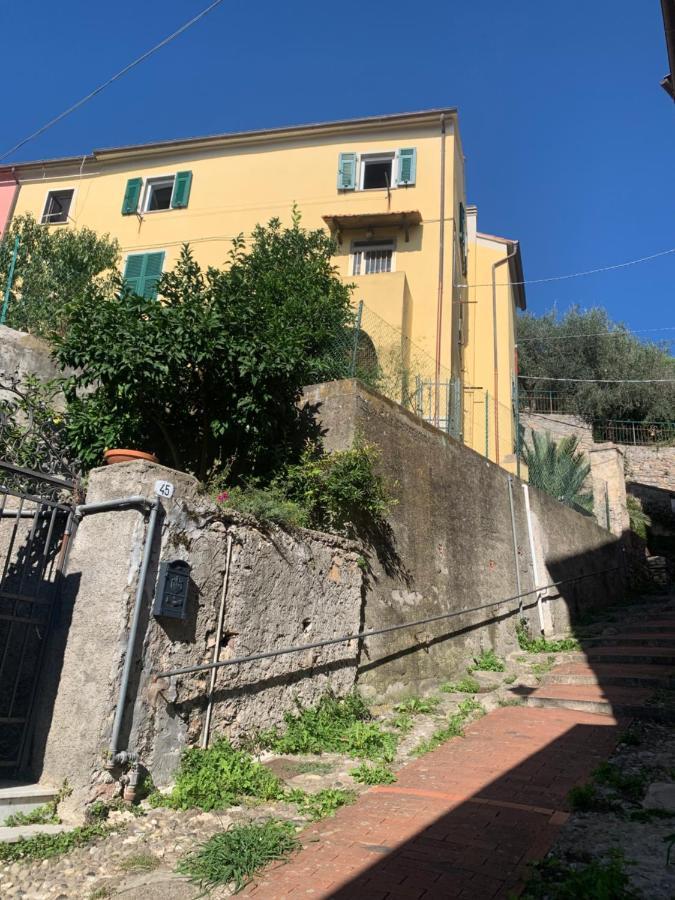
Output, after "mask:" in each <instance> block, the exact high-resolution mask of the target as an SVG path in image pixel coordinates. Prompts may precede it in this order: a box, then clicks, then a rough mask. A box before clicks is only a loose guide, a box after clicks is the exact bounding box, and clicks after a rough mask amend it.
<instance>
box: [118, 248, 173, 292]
mask: <svg viewBox="0 0 675 900" xmlns="http://www.w3.org/2000/svg"><path fill="white" fill-rule="evenodd" d="M163 268H164V251H163V250H162V251H161V252H160V253H133V254H131V255H130V256H127V262H126V265H125V267H124V283H125V284H126V286H127V287H128V288H129V290H131V291H133V292H134V294H138V296H139V297H145V298H146V299H147V300H154V299H155V297H156V296H157V282H158V281H159V276H160V275H161V274H162V269H163Z"/></svg>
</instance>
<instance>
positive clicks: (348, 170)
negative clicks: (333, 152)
mask: <svg viewBox="0 0 675 900" xmlns="http://www.w3.org/2000/svg"><path fill="white" fill-rule="evenodd" d="M337 186H338V190H339V191H353V190H354V188H355V187H356V153H341V154H340V159H339V160H338V176H337Z"/></svg>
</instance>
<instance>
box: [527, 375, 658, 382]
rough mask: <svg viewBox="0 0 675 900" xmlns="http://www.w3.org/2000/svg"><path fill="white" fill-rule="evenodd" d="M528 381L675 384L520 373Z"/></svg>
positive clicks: (656, 380)
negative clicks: (553, 376) (552, 376)
mask: <svg viewBox="0 0 675 900" xmlns="http://www.w3.org/2000/svg"><path fill="white" fill-rule="evenodd" d="M518 378H521V379H525V380H526V381H571V382H584V383H585V384H675V378H551V376H550V375H519V376H518Z"/></svg>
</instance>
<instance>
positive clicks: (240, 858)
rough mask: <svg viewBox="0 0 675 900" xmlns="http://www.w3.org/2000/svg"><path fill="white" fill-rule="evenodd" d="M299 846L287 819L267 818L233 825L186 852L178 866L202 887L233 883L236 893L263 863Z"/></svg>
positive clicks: (285, 855)
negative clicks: (253, 822) (257, 822)
mask: <svg viewBox="0 0 675 900" xmlns="http://www.w3.org/2000/svg"><path fill="white" fill-rule="evenodd" d="M299 848H300V841H299V840H298V839H297V837H296V835H295V829H294V827H293V825H291V824H290V823H289V822H279V821H277V820H275V819H270V820H269V821H267V822H264V823H263V824H250V825H234V826H233V827H232V828H230V829H229V830H228V831H224V832H221V833H220V834H215V835H214V836H213V837H212V838H210V839H209V840H208V841H206V843H205V844H202V846H201V847H199V848H198V849H197V850H195V851H193V852H192V853H190V854H188V855H187V856H185V857H184V858H183V859H182V860H181V861H180V862H179V863H178V869H177V870H178V872H179V873H180V874H182V875H188V876H189V877H190V878H191V879H192V880H193V881H195V882H197V883H198V884H199V885H200V886H201V887H202V888H205V889H209V888H212V887H215V886H216V885H219V884H223V885H225V884H232V885H234V889H235V893H238V892H239V891H240V890H241V889H242V888H243V887H244V886H245V885H246V884H248V882H249V881H250V880H251V877H252V876H253V875H255V873H256V872H257V871H258V870H259V869H262V868H263V866H266V865H267V864H268V863H270V862H273V861H275V860H283V859H287V858H288V856H290V854H291V853H292V852H293V851H294V850H298V849H299Z"/></svg>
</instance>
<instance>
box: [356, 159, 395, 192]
mask: <svg viewBox="0 0 675 900" xmlns="http://www.w3.org/2000/svg"><path fill="white" fill-rule="evenodd" d="M393 174H394V154H393V153H364V154H363V155H362V156H361V190H362V191H370V190H375V189H380V190H381V189H382V188H391V187H392V186H393V184H394V178H393Z"/></svg>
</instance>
